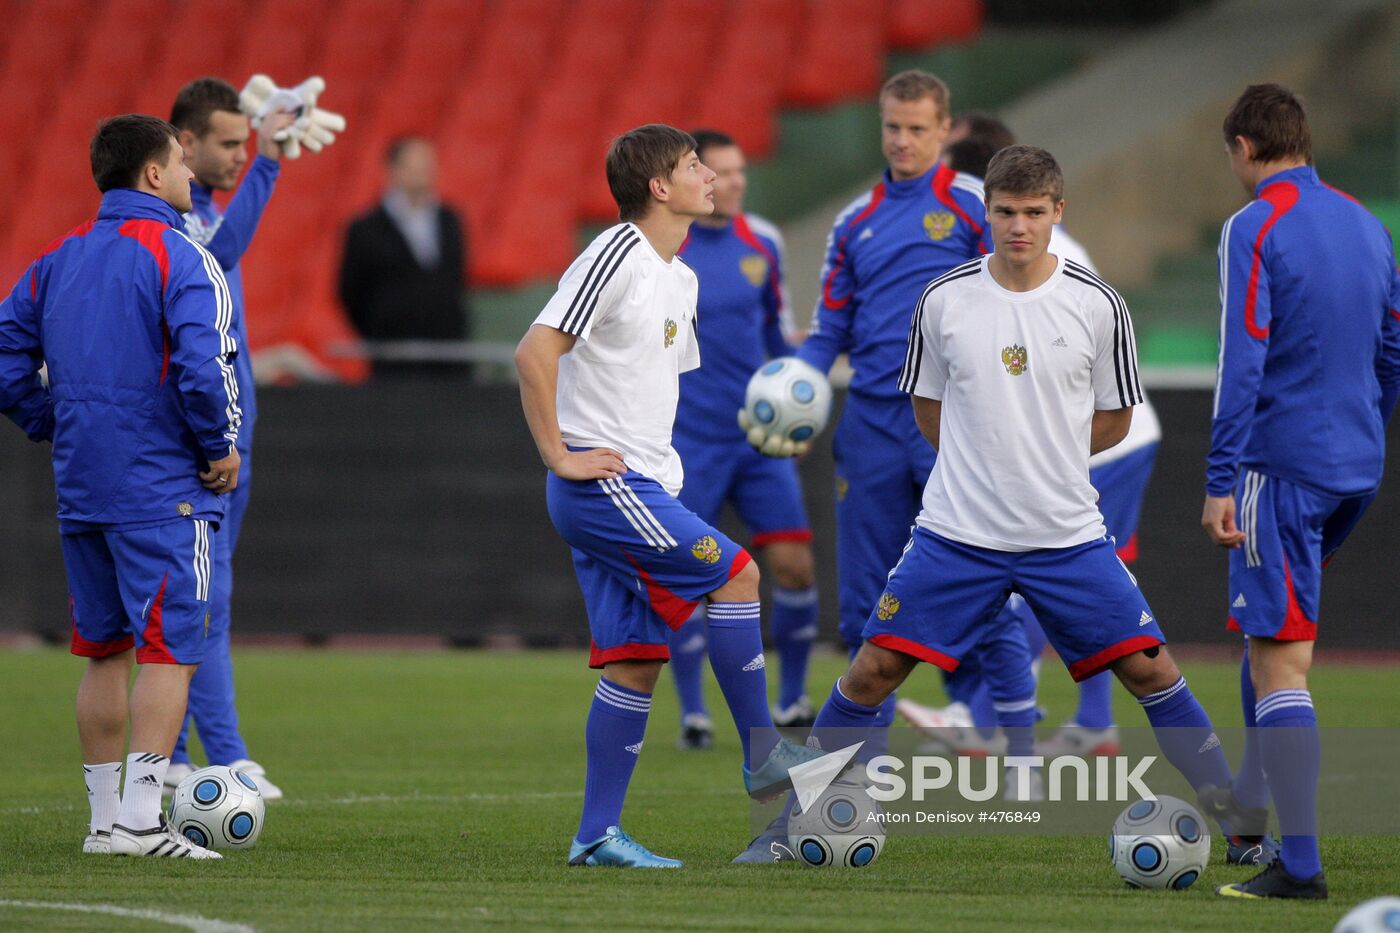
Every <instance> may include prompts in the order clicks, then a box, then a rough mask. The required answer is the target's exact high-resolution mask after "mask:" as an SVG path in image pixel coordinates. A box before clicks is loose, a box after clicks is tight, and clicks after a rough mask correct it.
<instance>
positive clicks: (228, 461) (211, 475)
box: [199, 448, 243, 493]
mask: <svg viewBox="0 0 1400 933" xmlns="http://www.w3.org/2000/svg"><path fill="white" fill-rule="evenodd" d="M242 463H243V458H242V457H240V456H238V451H237V450H234V449H233V448H229V452H228V456H227V457H224V458H223V459H222V460H211V461H210V462H209V469H208V470H203V471H201V472H200V474H199V481H200V483H202V484H203V485H204V488H205V489H209V490H212V491H214V492H219V493H224V492H233V490H234V489H236V488H237V487H238V467H239V466H240V465H242Z"/></svg>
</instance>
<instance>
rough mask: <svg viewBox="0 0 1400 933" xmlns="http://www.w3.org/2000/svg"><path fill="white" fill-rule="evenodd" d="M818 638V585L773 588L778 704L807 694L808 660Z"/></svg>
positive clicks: (790, 701)
mask: <svg viewBox="0 0 1400 933" xmlns="http://www.w3.org/2000/svg"><path fill="white" fill-rule="evenodd" d="M816 637H817V588H816V587H815V586H809V587H807V588H806V589H803V590H790V589H786V588H784V587H780V586H775V587H773V646H774V647H775V648H777V649H778V671H779V680H778V706H779V707H780V708H786V707H789V706H791V705H792V704H794V703H796V702H797V701H798V700H799V699H800V698H801V697H802V696H804V695H805V694H806V693H807V660H808V659H809V658H810V657H811V656H812V642H813V640H815V639H816Z"/></svg>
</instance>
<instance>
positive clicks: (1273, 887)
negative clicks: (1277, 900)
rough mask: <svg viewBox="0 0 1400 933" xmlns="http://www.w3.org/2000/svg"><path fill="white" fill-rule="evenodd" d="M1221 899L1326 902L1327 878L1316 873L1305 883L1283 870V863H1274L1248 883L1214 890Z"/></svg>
mask: <svg viewBox="0 0 1400 933" xmlns="http://www.w3.org/2000/svg"><path fill="white" fill-rule="evenodd" d="M1215 893H1216V894H1219V895H1220V896H1221V897H1243V898H1248V899H1251V900H1257V899H1258V898H1261V897H1292V898H1298V899H1300V900H1309V901H1325V900H1327V878H1326V877H1325V876H1324V875H1323V874H1322V872H1318V873H1317V874H1315V875H1313V876H1312V877H1311V878H1309V879H1308V880H1307V881H1299V880H1298V879H1297V878H1294V877H1293V876H1292V875H1290V874H1289V873H1288V872H1286V871H1284V870H1283V862H1281V861H1276V862H1274V863H1273V864H1272V865H1270V866H1269V867H1268V868H1266V869H1264V870H1263V871H1261V872H1260V873H1259V874H1257V875H1255V876H1254V877H1253V878H1250V879H1249V880H1248V881H1240V882H1237V883H1235V884H1223V885H1221V886H1220V887H1218V888H1216V889H1215Z"/></svg>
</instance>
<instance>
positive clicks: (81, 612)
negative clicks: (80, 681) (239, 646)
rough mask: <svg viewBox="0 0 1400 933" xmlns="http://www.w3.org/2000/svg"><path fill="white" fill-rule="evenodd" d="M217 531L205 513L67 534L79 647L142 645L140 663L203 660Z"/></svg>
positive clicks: (75, 647) (109, 650) (84, 652)
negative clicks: (147, 523) (215, 531)
mask: <svg viewBox="0 0 1400 933" xmlns="http://www.w3.org/2000/svg"><path fill="white" fill-rule="evenodd" d="M213 532H214V529H213V528H212V527H211V525H210V523H209V522H207V521H205V520H203V519H198V518H188V519H177V520H176V521H173V522H165V523H163V524H160V525H151V526H146V527H137V528H120V527H118V528H106V529H101V530H94V531H83V532H77V533H73V534H65V535H61V536H60V537H61V538H62V541H63V565H64V568H65V569H66V570H67V573H68V612H69V617H70V619H71V621H72V624H73V639H72V652H73V653H74V654H76V655H79V656H80V657H85V658H102V657H108V656H110V655H113V654H118V653H120V652H122V651H126V650H127V649H129V648H131V647H133V646H134V647H135V648H136V660H137V662H138V663H141V664H198V663H199V662H200V661H202V660H203V659H204V639H205V637H206V635H207V634H208V626H209V585H210V577H211V571H212V569H213V566H214V546H215V537H216V536H215V535H214V533H213Z"/></svg>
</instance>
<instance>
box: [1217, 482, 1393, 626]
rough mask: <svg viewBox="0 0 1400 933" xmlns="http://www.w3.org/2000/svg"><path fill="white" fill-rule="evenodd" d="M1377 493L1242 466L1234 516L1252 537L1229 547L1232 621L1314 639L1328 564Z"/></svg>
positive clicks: (1234, 623) (1243, 529)
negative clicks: (1355, 492) (1325, 487)
mask: <svg viewBox="0 0 1400 933" xmlns="http://www.w3.org/2000/svg"><path fill="white" fill-rule="evenodd" d="M1374 498H1375V493H1367V494H1365V495H1360V496H1328V495H1323V494H1322V493H1317V492H1313V491H1312V490H1309V489H1304V488H1303V487H1302V486H1299V485H1297V484H1295V483H1290V482H1288V481H1287V480H1282V479H1279V478H1277V477H1274V476H1265V475H1264V474H1262V473H1256V472H1254V471H1253V470H1241V471H1240V478H1239V480H1238V481H1237V482H1236V485H1235V516H1236V524H1237V525H1238V526H1239V528H1240V530H1241V531H1243V532H1244V533H1245V536H1246V537H1245V542H1244V544H1243V545H1241V546H1240V547H1238V548H1236V549H1235V550H1233V551H1231V552H1230V620H1229V623H1228V625H1227V627H1228V628H1230V629H1233V630H1235V631H1242V632H1244V633H1245V634H1246V635H1251V636H1255V637H1259V638H1276V639H1279V640H1280V641H1315V640H1316V639H1317V615H1318V606H1319V604H1320V602H1321V599H1322V568H1323V567H1324V566H1326V564H1327V562H1328V561H1329V560H1331V558H1332V555H1333V554H1335V553H1336V551H1337V549H1338V548H1340V547H1341V546H1342V543H1343V542H1344V541H1346V539H1347V536H1348V535H1350V534H1351V532H1352V529H1354V528H1355V527H1356V523H1357V522H1359V521H1360V520H1361V516H1362V515H1363V514H1365V512H1366V508H1367V507H1368V506H1369V505H1370V504H1371V500H1373V499H1374Z"/></svg>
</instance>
